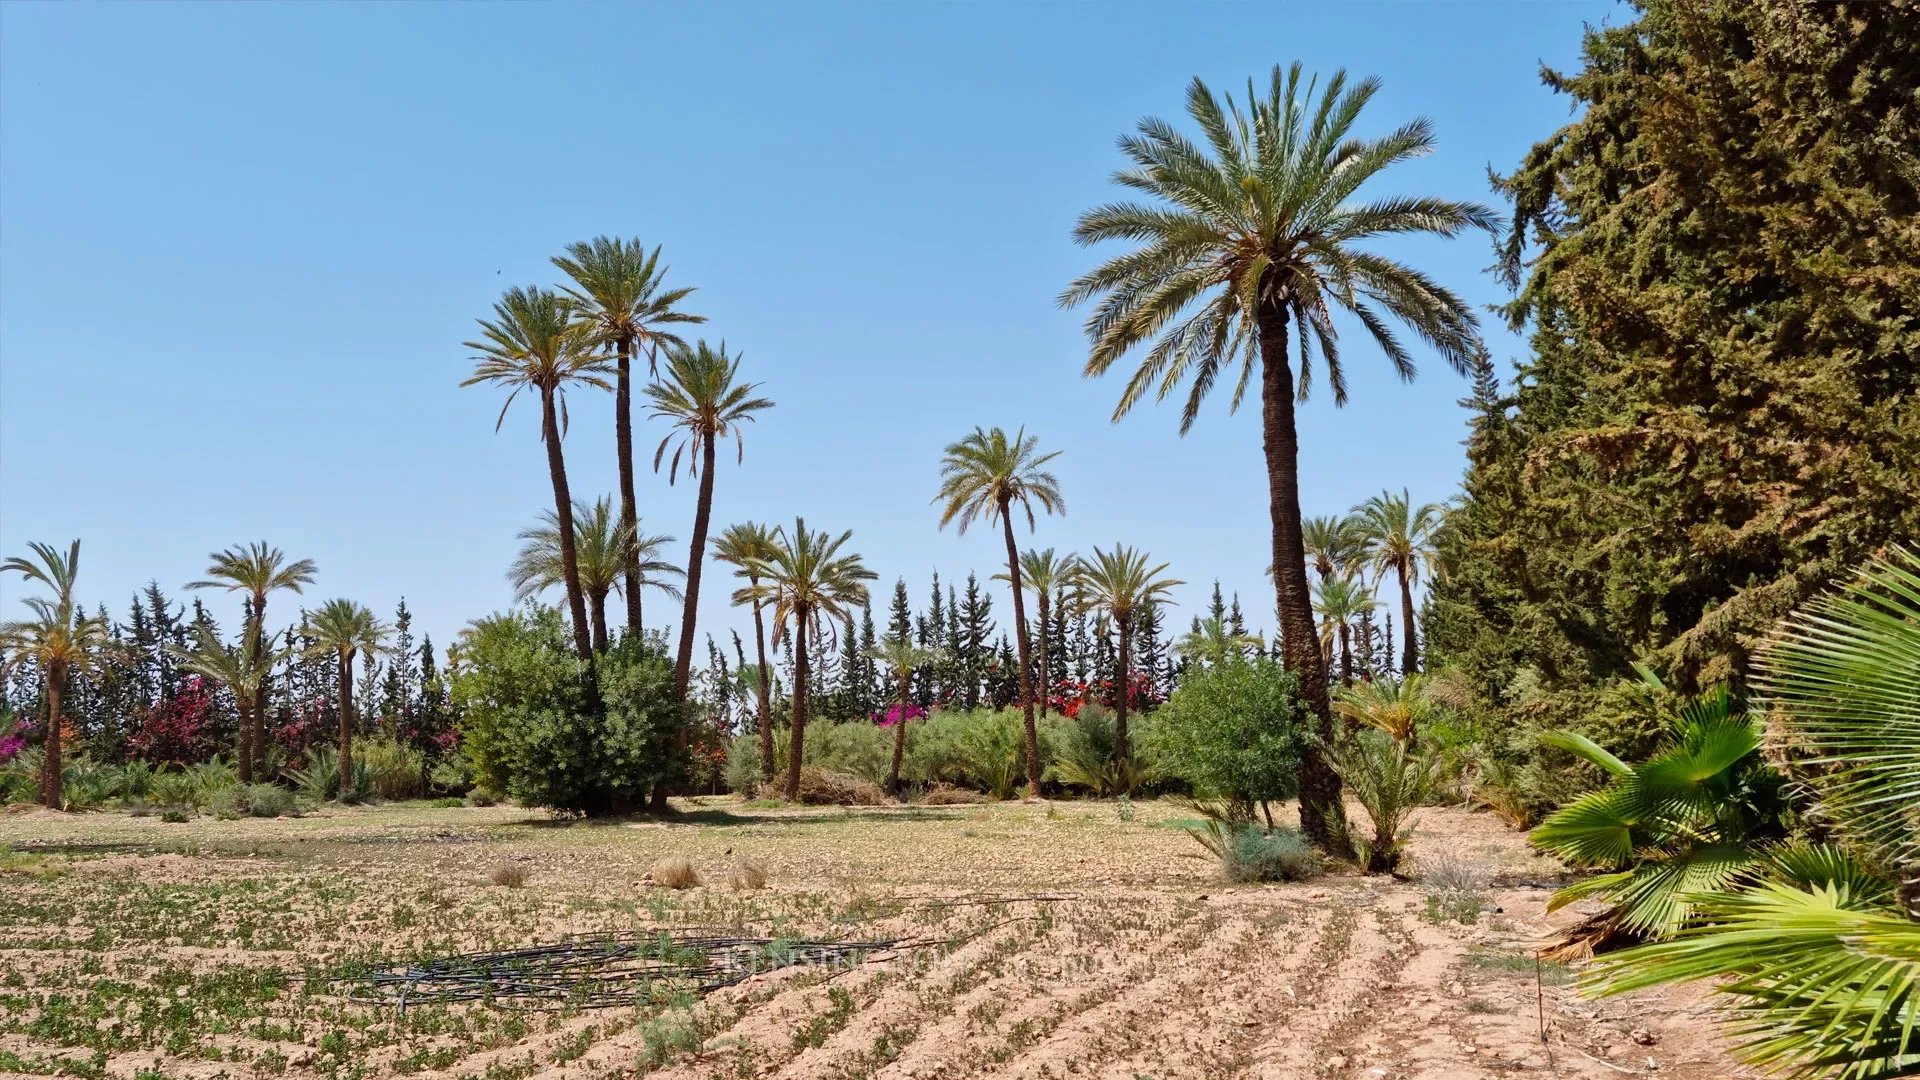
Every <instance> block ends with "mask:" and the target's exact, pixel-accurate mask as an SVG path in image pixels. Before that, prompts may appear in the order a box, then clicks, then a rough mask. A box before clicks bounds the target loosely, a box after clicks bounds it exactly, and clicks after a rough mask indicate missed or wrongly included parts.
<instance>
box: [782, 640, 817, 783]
mask: <svg viewBox="0 0 1920 1080" xmlns="http://www.w3.org/2000/svg"><path fill="white" fill-rule="evenodd" d="M812 614H813V613H812V611H810V610H809V609H808V608H807V607H806V606H805V605H797V606H795V607H794V609H793V741H792V742H791V743H789V744H788V746H787V792H786V794H787V801H788V802H794V801H796V800H798V799H799V798H800V755H801V754H802V753H804V752H805V750H806V746H807V744H806V730H807V620H808V619H809V618H811V617H812Z"/></svg>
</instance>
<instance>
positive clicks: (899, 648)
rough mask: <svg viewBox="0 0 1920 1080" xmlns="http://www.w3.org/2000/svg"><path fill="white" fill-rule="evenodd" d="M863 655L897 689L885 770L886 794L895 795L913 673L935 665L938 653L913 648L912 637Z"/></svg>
mask: <svg viewBox="0 0 1920 1080" xmlns="http://www.w3.org/2000/svg"><path fill="white" fill-rule="evenodd" d="M867 655H868V656H869V657H870V658H872V659H873V660H875V661H878V662H879V663H880V664H881V665H882V666H883V667H885V668H886V669H887V673H888V674H890V675H892V676H893V679H894V684H895V685H896V686H897V687H898V690H897V691H896V698H897V700H898V701H899V703H900V717H899V719H898V720H897V721H895V722H894V725H893V764H892V765H890V766H888V767H887V791H888V792H889V793H890V794H893V795H898V794H900V761H901V759H902V758H904V757H905V756H906V753H907V709H908V707H909V706H911V705H912V704H913V674H914V672H916V671H919V670H920V669H921V668H923V667H926V666H928V665H929V664H937V663H939V662H940V657H941V655H942V653H941V650H939V649H928V648H923V647H921V646H919V645H915V644H914V643H913V639H912V638H907V637H889V638H886V639H885V640H883V641H881V642H880V644H879V645H876V646H875V647H874V648H873V649H871V650H870V651H868V653H867Z"/></svg>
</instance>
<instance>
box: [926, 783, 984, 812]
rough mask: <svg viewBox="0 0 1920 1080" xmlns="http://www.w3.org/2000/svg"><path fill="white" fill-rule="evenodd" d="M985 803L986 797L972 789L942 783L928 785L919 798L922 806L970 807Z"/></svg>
mask: <svg viewBox="0 0 1920 1080" xmlns="http://www.w3.org/2000/svg"><path fill="white" fill-rule="evenodd" d="M985 801H987V797H986V796H985V795H982V794H980V793H979V792H977V791H975V790H973V789H972V788H963V787H954V786H953V785H952V784H949V783H946V782H944V781H935V782H934V783H932V784H930V785H928V787H927V790H926V792H925V793H924V794H922V795H921V796H920V804H921V805H922V806H971V805H974V804H976V803H983V802H985Z"/></svg>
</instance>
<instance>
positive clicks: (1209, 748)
mask: <svg viewBox="0 0 1920 1080" xmlns="http://www.w3.org/2000/svg"><path fill="white" fill-rule="evenodd" d="M1308 730H1309V729H1308V727H1307V723H1306V711H1305V706H1304V705H1302V703H1301V701H1300V694H1299V684H1298V683H1297V682H1295V681H1294V677H1293V676H1292V675H1291V674H1289V673H1288V672H1287V671H1285V670H1284V669H1282V668H1281V667H1280V665H1279V664H1276V663H1274V662H1273V661H1271V660H1266V659H1257V660H1244V659H1239V658H1232V659H1228V660H1226V661H1223V662H1221V663H1218V664H1214V665H1211V666H1209V667H1205V668H1201V669H1198V670H1194V671H1189V672H1188V673H1187V676H1186V678H1185V679H1183V680H1182V681H1181V683H1180V686H1179V688H1178V689H1176V690H1175V691H1174V692H1173V696H1172V697H1170V698H1168V699H1167V702H1166V704H1164V705H1162V706H1161V707H1160V708H1159V709H1158V710H1157V711H1156V712H1155V713H1154V723H1153V726H1152V727H1151V728H1150V729H1148V730H1147V732H1146V733H1145V734H1146V736H1147V737H1146V738H1145V739H1143V740H1142V741H1143V743H1146V744H1148V745H1150V746H1151V748H1152V753H1153V755H1154V760H1155V762H1157V763H1158V765H1159V767H1160V768H1161V769H1162V770H1163V771H1165V772H1166V773H1168V774H1169V775H1172V776H1175V777H1178V778H1179V779H1181V780H1184V781H1185V782H1186V783H1188V784H1189V785H1191V786H1192V788H1193V792H1194V794H1196V795H1198V796H1201V797H1204V798H1215V799H1224V800H1226V801H1227V802H1228V803H1230V804H1233V809H1234V811H1235V813H1236V814H1237V815H1238V816H1239V817H1241V818H1242V819H1250V818H1251V817H1252V816H1253V806H1254V804H1257V803H1263V802H1278V801H1281V800H1283V799H1290V798H1292V797H1293V796H1294V795H1295V794H1296V793H1297V791H1298V785H1299V775H1300V759H1301V757H1302V756H1303V754H1304V753H1305V751H1306V748H1307V745H1308V736H1307V732H1308Z"/></svg>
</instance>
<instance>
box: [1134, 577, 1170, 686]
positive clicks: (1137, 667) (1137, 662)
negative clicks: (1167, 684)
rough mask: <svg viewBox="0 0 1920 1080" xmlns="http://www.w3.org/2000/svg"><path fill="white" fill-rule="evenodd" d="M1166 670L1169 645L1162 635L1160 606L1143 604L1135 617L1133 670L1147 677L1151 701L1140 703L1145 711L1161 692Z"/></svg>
mask: <svg viewBox="0 0 1920 1080" xmlns="http://www.w3.org/2000/svg"><path fill="white" fill-rule="evenodd" d="M1166 668H1167V645H1166V642H1165V641H1164V640H1162V639H1161V635H1160V605H1159V604H1157V603H1155V604H1142V605H1140V610H1139V612H1138V613H1137V614H1135V615H1134V617H1133V669H1134V671H1135V672H1136V673H1138V674H1139V675H1141V676H1144V677H1145V679H1146V682H1147V686H1148V687H1149V688H1150V693H1149V699H1148V700H1145V701H1142V702H1141V703H1140V705H1141V707H1142V709H1143V710H1144V709H1146V708H1148V707H1151V706H1152V705H1153V701H1152V698H1153V697H1155V696H1157V695H1158V694H1159V692H1160V683H1161V678H1162V674H1163V673H1164V672H1165V671H1166Z"/></svg>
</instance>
